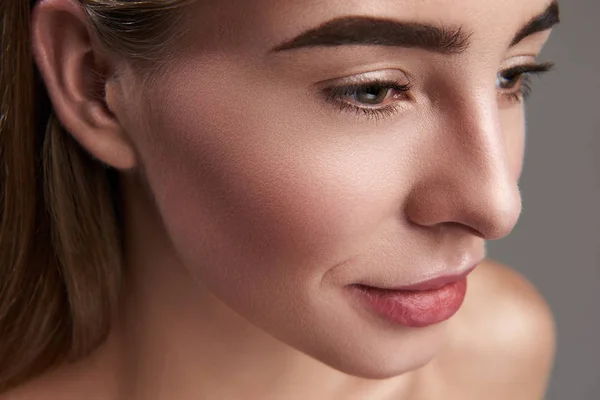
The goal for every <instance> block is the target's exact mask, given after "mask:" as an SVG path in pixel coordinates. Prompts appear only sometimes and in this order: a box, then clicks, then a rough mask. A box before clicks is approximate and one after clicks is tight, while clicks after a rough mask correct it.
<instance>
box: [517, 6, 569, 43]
mask: <svg viewBox="0 0 600 400" xmlns="http://www.w3.org/2000/svg"><path fill="white" fill-rule="evenodd" d="M559 22H560V11H559V7H558V2H557V1H553V2H552V3H551V4H550V5H549V6H548V8H546V10H545V11H544V12H543V13H541V14H540V15H538V16H536V17H533V18H532V19H531V20H530V21H529V23H528V24H527V25H525V26H524V27H523V28H522V29H521V30H520V31H519V33H517V34H516V36H515V38H514V39H513V41H512V43H511V44H510V45H511V47H512V46H514V45H516V44H517V43H519V42H520V41H522V40H523V39H525V38H526V37H528V36H531V35H533V34H534V33H538V32H543V31H546V30H548V29H550V28H552V27H553V26H554V25H556V24H558V23H559Z"/></svg>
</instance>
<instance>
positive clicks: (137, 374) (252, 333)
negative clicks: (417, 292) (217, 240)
mask: <svg viewBox="0 0 600 400" xmlns="http://www.w3.org/2000/svg"><path fill="white" fill-rule="evenodd" d="M127 187H128V188H129V189H128V191H130V192H131V193H127V194H126V198H128V199H129V200H128V202H127V203H128V204H130V205H131V206H130V207H126V215H127V216H128V219H127V221H126V227H125V228H126V255H127V269H128V271H129V274H128V277H127V279H126V285H125V288H124V292H125V293H126V296H125V297H124V298H123V302H124V304H123V307H122V311H123V313H122V315H121V316H120V318H119V322H118V323H116V325H115V327H114V331H113V335H112V336H111V340H112V341H114V342H115V343H118V345H117V347H118V348H119V349H120V350H119V351H118V352H116V353H118V354H119V355H118V356H117V357H116V358H115V359H114V360H113V362H114V363H115V364H118V365H114V369H115V370H118V371H123V373H122V374H121V378H120V379H121V380H122V382H120V383H119V384H118V387H119V388H120V389H119V390H120V391H121V392H122V393H123V398H127V399H144V400H166V399H178V400H187V399H198V398H210V399H213V398H214V399H263V400H270V399H282V398H285V399H317V398H318V399H336V400H337V399H359V398H360V399H363V398H369V399H388V398H390V396H396V397H395V398H398V397H397V396H398V394H399V390H400V388H401V387H403V386H407V384H408V382H409V380H410V377H409V376H408V375H410V374H407V375H405V376H402V377H399V378H394V379H388V380H379V381H377V380H367V379H361V378H357V377H353V376H349V375H346V374H343V373H341V372H339V371H337V370H334V369H333V368H330V367H328V366H326V365H324V364H322V363H320V362H318V361H317V360H315V359H313V358H311V357H309V356H306V355H305V354H303V353H302V352H300V351H297V350H295V349H294V348H292V347H290V346H288V345H286V344H284V343H282V342H280V341H278V340H276V339H274V338H273V337H271V336H270V335H268V334H267V333H265V332H264V331H262V330H260V329H259V328H257V327H255V326H254V325H252V324H251V323H249V322H248V321H247V320H245V319H244V318H242V317H241V316H239V315H238V314H236V313H235V312H234V311H233V310H231V309H230V308H228V307H227V306H226V305H224V304H223V303H222V302H220V301H219V300H218V299H216V298H215V297H214V296H213V295H212V294H211V293H210V292H209V291H208V290H206V289H205V288H204V286H203V285H202V282H197V281H194V280H193V279H191V277H190V275H189V274H188V273H187V271H186V269H185V267H184V265H182V263H181V261H180V260H179V259H178V257H177V255H176V252H175V251H174V249H173V248H172V247H171V245H170V242H169V240H168V238H167V235H166V233H165V230H164V227H163V226H162V224H160V222H159V221H160V219H159V218H157V217H155V218H149V217H148V216H149V215H153V216H156V211H155V210H154V208H153V206H152V204H150V202H147V201H143V195H142V191H141V190H136V187H135V185H129V184H128V185H127Z"/></svg>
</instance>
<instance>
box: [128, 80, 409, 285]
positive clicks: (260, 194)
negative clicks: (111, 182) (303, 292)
mask: <svg viewBox="0 0 600 400" xmlns="http://www.w3.org/2000/svg"><path fill="white" fill-rule="evenodd" d="M246 82H247V80H246ZM246 85H247V84H246ZM231 86H232V87H235V85H234V84H231ZM240 87H242V86H241V85H240ZM255 90H256V92H255V96H243V95H242V96H239V97H237V98H235V97H232V96H224V95H223V93H226V91H225V90H224V89H223V88H222V87H221V88H219V90H217V89H215V90H214V92H213V90H212V88H211V87H210V83H206V84H198V85H194V87H190V86H189V85H188V86H186V87H177V86H176V85H175V86H174V87H173V89H172V90H171V91H170V93H171V94H170V95H169V97H168V101H165V102H164V106H163V107H161V111H160V113H158V114H156V115H155V116H154V117H153V124H152V125H153V128H152V134H150V135H148V137H146V138H141V140H140V141H139V145H138V147H139V151H140V153H141V157H142V159H143V164H144V169H145V173H146V175H147V179H148V182H149V185H150V187H151V190H152V192H153V194H154V196H155V200H156V203H157V205H158V207H159V211H160V213H161V215H162V217H163V219H164V222H165V225H166V227H167V229H168V232H169V234H170V236H171V237H172V240H173V242H174V243H175V246H176V248H177V250H178V251H179V253H180V255H181V256H182V257H183V258H184V259H185V262H186V264H188V265H190V266H191V265H194V266H197V267H198V269H197V271H198V272H199V273H201V274H203V276H202V278H203V279H208V280H213V281H215V283H216V282H217V281H219V280H223V277H224V276H227V279H230V277H237V278H238V279H239V280H240V281H242V280H244V279H247V278H252V279H256V278H255V276H256V275H257V273H258V272H260V276H261V277H262V280H263V281H264V282H265V283H267V282H271V283H273V281H277V282H279V283H282V284H285V285H288V284H293V282H296V284H297V282H306V281H307V280H311V279H314V280H318V279H319V278H320V277H321V276H322V275H323V274H324V273H325V272H326V271H327V270H328V269H330V268H332V267H333V266H334V265H336V264H339V263H341V262H344V261H346V260H347V259H349V258H351V257H352V256H354V255H355V254H356V253H357V252H359V251H360V250H359V246H361V245H363V246H364V244H365V243H367V242H368V241H369V238H370V237H371V236H374V233H375V231H376V229H377V227H378V225H379V224H380V222H381V220H382V219H384V217H385V216H387V215H389V214H390V213H393V212H394V209H395V207H396V206H397V204H396V203H395V201H396V199H397V198H398V197H399V196H398V190H399V189H400V185H398V176H397V175H398V174H399V171H400V168H390V166H395V167H398V162H397V160H396V162H395V165H394V162H392V160H393V157H394V154H391V151H390V150H389V149H386V148H385V146H382V145H381V144H380V145H379V146H377V145H375V143H377V142H375V141H365V140H363V141H359V140H356V138H355V139H354V140H351V139H349V138H347V137H346V138H344V137H343V136H341V135H338V136H337V138H336V139H332V138H333V136H334V133H333V132H326V129H323V128H321V129H320V130H319V129H315V128H317V127H315V126H314V125H315V124H314V123H312V124H311V122H313V121H311V119H310V117H308V116H307V115H308V114H307V113H303V112H301V111H298V109H297V107H294V106H293V105H292V104H288V105H286V104H285V100H282V99H277V100H278V101H277V102H275V101H272V102H269V101H268V100H265V101H262V102H257V101H253V99H256V98H257V97H258V98H261V96H260V88H258V87H257V88H256V89H255ZM207 98H210V99H212V101H203V99H207ZM265 98H266V97H265ZM390 182H394V185H390ZM200 263H202V264H203V265H202V266H200V265H199V264H200ZM291 276H296V277H298V278H299V279H296V280H294V279H290V277H291ZM300 279H301V280H300Z"/></svg>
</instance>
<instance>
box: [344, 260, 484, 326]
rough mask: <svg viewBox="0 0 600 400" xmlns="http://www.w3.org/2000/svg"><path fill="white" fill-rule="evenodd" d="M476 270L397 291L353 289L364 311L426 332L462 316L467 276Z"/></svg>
mask: <svg viewBox="0 0 600 400" xmlns="http://www.w3.org/2000/svg"><path fill="white" fill-rule="evenodd" d="M476 266H477V265H475V266H472V267H470V268H468V269H467V270H466V271H464V272H461V273H460V274H454V275H443V276H438V277H435V278H433V279H428V280H426V281H423V282H419V283H416V284H411V285H408V286H402V287H398V288H393V289H388V288H377V287H372V286H366V285H351V286H350V289H351V292H352V295H353V297H354V299H355V300H358V303H359V304H360V305H361V306H362V308H363V309H364V308H367V309H369V310H370V311H371V312H374V313H375V314H376V315H377V316H379V317H382V318H384V319H385V320H387V321H389V322H392V323H394V324H399V325H403V326H408V327H415V328H423V327H426V326H430V325H434V324H438V323H440V322H443V321H445V320H447V319H450V318H451V317H452V316H453V315H454V314H456V313H457V312H458V310H459V309H460V307H461V306H462V304H463V302H464V299H465V296H466V292H467V275H468V274H469V273H471V272H472V271H473V270H474V269H475V268H476ZM365 306H366V307H365Z"/></svg>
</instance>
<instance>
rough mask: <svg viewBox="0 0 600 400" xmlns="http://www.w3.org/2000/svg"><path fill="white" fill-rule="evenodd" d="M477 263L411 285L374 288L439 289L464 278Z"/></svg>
mask: <svg viewBox="0 0 600 400" xmlns="http://www.w3.org/2000/svg"><path fill="white" fill-rule="evenodd" d="M478 265H479V263H477V264H475V265H473V266H471V267H469V268H467V269H466V270H465V271H463V272H461V273H458V274H448V275H441V276H438V277H435V278H432V279H428V280H426V281H422V282H418V283H414V284H411V285H406V286H400V287H395V288H375V287H374V289H380V290H390V291H422V290H433V289H439V288H441V287H443V286H446V285H447V284H449V283H453V282H457V281H459V280H461V279H463V278H466V277H467V275H469V274H470V273H471V272H473V270H474V269H475V268H477V266H478Z"/></svg>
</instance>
